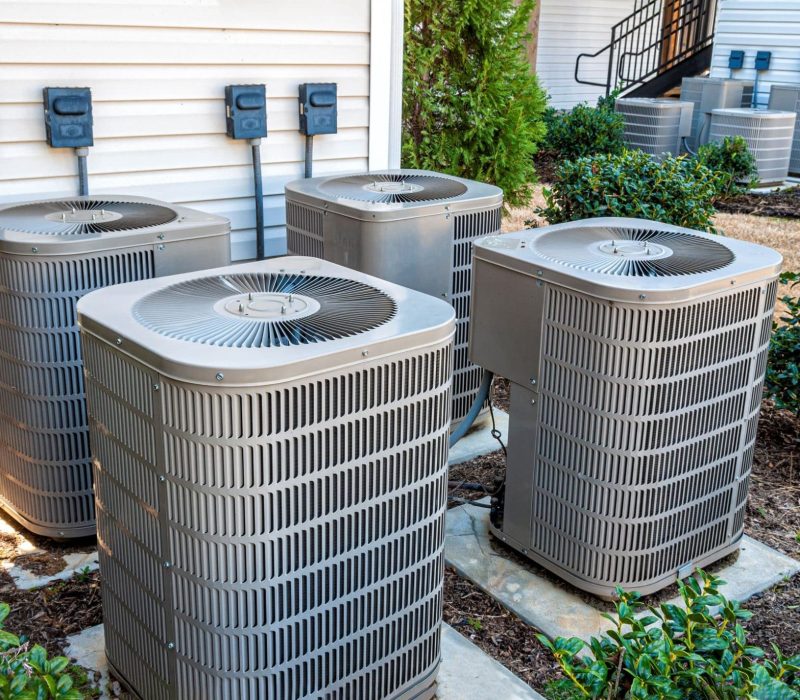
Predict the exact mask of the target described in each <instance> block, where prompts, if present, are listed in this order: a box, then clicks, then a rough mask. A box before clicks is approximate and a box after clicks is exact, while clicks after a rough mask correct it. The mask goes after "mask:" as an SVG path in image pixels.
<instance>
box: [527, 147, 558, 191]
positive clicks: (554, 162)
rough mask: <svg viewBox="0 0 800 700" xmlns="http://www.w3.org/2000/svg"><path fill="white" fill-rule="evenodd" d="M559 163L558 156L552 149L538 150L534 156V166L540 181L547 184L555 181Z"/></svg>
mask: <svg viewBox="0 0 800 700" xmlns="http://www.w3.org/2000/svg"><path fill="white" fill-rule="evenodd" d="M559 163H560V161H559V159H558V157H557V156H556V155H555V154H554V153H552V152H551V151H538V152H537V153H536V154H535V155H534V156H533V166H534V168H535V169H536V177H537V178H538V179H539V182H541V183H544V184H545V185H547V184H550V183H551V182H553V180H555V174H556V169H557V168H558V166H559Z"/></svg>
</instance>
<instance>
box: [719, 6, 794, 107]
mask: <svg viewBox="0 0 800 700" xmlns="http://www.w3.org/2000/svg"><path fill="white" fill-rule="evenodd" d="M731 49H742V50H744V51H745V67H744V68H743V69H742V70H739V71H735V73H734V77H736V78H743V79H745V78H748V79H752V78H753V77H754V76H755V69H754V67H753V62H754V61H755V56H756V51H759V50H766V51H772V62H771V67H770V69H769V70H768V71H766V72H763V73H761V75H760V78H759V88H758V91H759V96H758V99H759V104H760V105H766V104H767V102H768V100H769V88H770V86H771V85H772V84H773V83H794V84H799V83H800V0H720V4H719V13H718V15H717V27H716V33H715V38H714V55H713V58H712V62H711V66H712V67H711V75H712V76H719V77H727V76H728V75H729V74H730V71H729V69H728V57H729V56H730V52H731Z"/></svg>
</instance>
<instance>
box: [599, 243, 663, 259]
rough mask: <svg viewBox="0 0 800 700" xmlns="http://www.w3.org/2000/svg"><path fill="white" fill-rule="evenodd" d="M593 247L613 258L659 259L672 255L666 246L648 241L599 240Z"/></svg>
mask: <svg viewBox="0 0 800 700" xmlns="http://www.w3.org/2000/svg"><path fill="white" fill-rule="evenodd" d="M595 249H596V250H597V251H599V252H600V253H603V254H604V255H609V256H611V257H613V258H633V259H640V258H641V259H646V260H659V259H661V258H668V257H669V256H670V255H672V250H671V249H670V248H668V247H667V246H665V245H659V244H658V243H652V242H650V241H631V240H621V241H615V240H610V241H601V242H600V243H598V244H597V245H596V247H595Z"/></svg>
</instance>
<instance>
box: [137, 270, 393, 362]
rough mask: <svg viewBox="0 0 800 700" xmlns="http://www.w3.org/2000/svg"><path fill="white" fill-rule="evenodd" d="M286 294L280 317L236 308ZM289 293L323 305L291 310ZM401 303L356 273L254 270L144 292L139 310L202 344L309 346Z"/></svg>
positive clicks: (367, 324) (386, 316)
mask: <svg viewBox="0 0 800 700" xmlns="http://www.w3.org/2000/svg"><path fill="white" fill-rule="evenodd" d="M279 294H284V295H286V297H287V304H286V307H287V308H286V313H285V315H281V316H279V317H275V316H273V317H259V316H256V317H252V316H251V317H245V316H243V315H237V314H234V313H230V312H229V311H226V310H225V309H226V308H227V309H230V308H232V307H231V302H233V304H234V308H236V307H238V303H239V302H238V300H239V298H244V299H246V298H247V297H248V295H254V296H257V297H258V296H263V295H269V296H270V297H274V296H275V295H279ZM290 295H297V296H298V297H301V298H306V299H311V300H313V301H314V303H315V305H317V304H318V305H319V308H316V309H315V310H314V312H313V313H311V314H307V315H303V314H297V316H298V317H295V318H293V317H292V308H293V307H292V303H291V302H289V301H288V298H289V296H290ZM396 311H397V306H396V304H395V302H394V301H393V300H392V299H391V298H390V297H389V296H387V295H386V294H384V293H383V292H381V291H380V290H378V289H375V288H374V287H370V286H368V285H366V284H362V283H361V282H356V281H355V280H349V279H342V278H336V277H324V276H314V275H296V274H284V273H278V274H273V273H250V274H231V275H219V276H214V277H201V278H198V279H194V280H189V281H186V282H179V283H178V284H173V285H171V286H169V287H166V288H164V289H161V290H159V291H157V292H154V293H153V294H150V295H148V296H146V297H144V298H143V299H141V300H140V301H139V302H137V304H136V305H135V307H134V310H133V314H134V317H135V318H136V320H137V321H139V323H141V324H142V325H143V326H145V327H146V328H149V329H151V330H153V331H156V332H157V333H160V334H161V335H165V336H168V337H170V338H175V339H178V340H188V341H191V342H194V343H202V344H204V345H215V346H218V347H235V348H270V347H281V346H290V345H308V344H310V343H320V342H325V341H329V340H337V339H339V338H347V337H349V336H353V335H357V334H359V333H364V332H366V331H369V330H372V329H373V328H377V327H378V326H381V325H383V324H384V323H386V322H387V321H389V320H390V319H391V318H392V317H393V316H394V315H395V313H396Z"/></svg>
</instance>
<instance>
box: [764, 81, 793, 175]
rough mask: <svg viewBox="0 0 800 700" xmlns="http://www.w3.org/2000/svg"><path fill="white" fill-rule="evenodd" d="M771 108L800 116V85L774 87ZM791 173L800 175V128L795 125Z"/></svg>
mask: <svg viewBox="0 0 800 700" xmlns="http://www.w3.org/2000/svg"><path fill="white" fill-rule="evenodd" d="M769 108H770V109H777V110H781V111H784V112H795V113H797V114H800V85H773V86H772V89H771V90H770V93H769ZM789 172H790V173H792V174H793V175H800V127H798V126H797V124H795V130H794V139H793V141H792V155H791V158H790V160H789Z"/></svg>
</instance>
